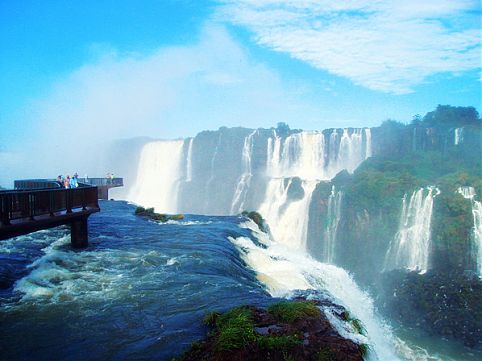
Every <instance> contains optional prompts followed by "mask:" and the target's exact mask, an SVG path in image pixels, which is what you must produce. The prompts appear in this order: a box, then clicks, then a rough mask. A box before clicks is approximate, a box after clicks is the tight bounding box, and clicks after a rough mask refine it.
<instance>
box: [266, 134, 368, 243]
mask: <svg viewBox="0 0 482 361" xmlns="http://www.w3.org/2000/svg"><path fill="white" fill-rule="evenodd" d="M338 137H339V134H338V131H337V130H336V129H334V130H333V131H332V133H331V135H330V139H329V141H328V144H327V143H326V142H325V137H324V135H323V133H321V132H300V133H295V134H292V135H290V136H288V137H286V138H285V139H284V141H282V139H281V138H280V137H279V136H278V135H277V134H276V132H274V134H273V137H271V138H269V139H268V143H267V163H266V175H267V178H268V185H267V188H266V193H265V197H264V200H263V202H262V204H261V205H260V207H259V208H258V211H259V212H260V213H261V215H262V216H263V217H264V218H265V219H266V220H267V222H268V224H269V225H270V227H271V231H272V235H273V237H274V239H275V240H276V241H277V242H280V243H283V244H284V245H287V246H289V247H291V248H294V249H299V250H305V248H306V247H305V246H306V236H307V228H308V220H309V219H308V218H309V206H310V202H311V197H312V193H313V191H314V189H315V188H316V184H317V183H318V182H319V181H320V180H329V179H331V178H333V177H334V176H335V175H336V174H337V173H338V172H340V171H341V170H343V169H346V170H348V171H349V172H353V171H354V170H355V169H356V168H357V167H358V166H359V165H360V163H361V162H362V161H363V160H364V159H366V158H367V157H368V156H370V155H371V133H370V131H369V129H368V130H365V141H366V143H365V146H364V142H363V136H362V129H354V130H353V131H352V132H351V133H350V132H349V130H348V129H344V130H343V135H342V137H341V139H340V140H338ZM293 177H299V178H300V179H301V185H302V188H303V191H304V195H303V198H302V199H297V200H290V199H289V197H288V194H289V189H290V186H291V185H292V182H293V180H292V178H293ZM339 204H340V202H338V203H337V206H339ZM338 214H339V210H338ZM333 226H334V225H333ZM336 226H337V224H336ZM334 231H336V229H335V230H334ZM333 246H334V245H333ZM330 247H331V245H330Z"/></svg>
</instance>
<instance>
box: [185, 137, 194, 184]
mask: <svg viewBox="0 0 482 361" xmlns="http://www.w3.org/2000/svg"><path fill="white" fill-rule="evenodd" d="M193 142H194V138H191V139H189V145H188V147H187V158H186V182H191V181H192V143H193Z"/></svg>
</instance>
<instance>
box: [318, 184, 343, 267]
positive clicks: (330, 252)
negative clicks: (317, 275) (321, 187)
mask: <svg viewBox="0 0 482 361" xmlns="http://www.w3.org/2000/svg"><path fill="white" fill-rule="evenodd" d="M341 199H342V192H340V191H338V192H337V191H336V188H335V186H332V188H331V194H330V196H329V197H328V205H327V215H326V226H325V231H324V233H323V251H322V255H321V257H322V259H323V261H324V262H327V263H334V261H335V245H336V232H337V230H338V224H339V223H340V217H341Z"/></svg>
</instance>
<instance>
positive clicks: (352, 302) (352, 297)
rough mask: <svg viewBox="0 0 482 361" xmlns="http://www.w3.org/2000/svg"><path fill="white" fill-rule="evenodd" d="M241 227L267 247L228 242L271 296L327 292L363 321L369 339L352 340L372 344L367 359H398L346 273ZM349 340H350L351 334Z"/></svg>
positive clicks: (392, 343)
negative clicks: (308, 291)
mask: <svg viewBox="0 0 482 361" xmlns="http://www.w3.org/2000/svg"><path fill="white" fill-rule="evenodd" d="M242 226H243V227H245V228H249V229H250V230H252V232H253V234H254V235H255V236H256V237H257V239H258V240H259V241H260V242H261V243H262V244H264V245H265V246H267V247H266V248H261V247H258V246H256V245H255V244H254V243H253V242H252V241H251V239H249V238H246V237H239V238H232V237H230V241H231V242H233V243H234V244H235V245H236V246H237V247H238V248H239V249H240V252H241V256H242V258H243V260H244V261H245V262H246V263H247V264H248V265H249V266H250V267H251V268H252V269H254V270H255V271H256V273H257V277H258V279H259V280H260V282H262V283H263V284H265V285H266V287H267V290H268V292H269V293H270V294H271V295H272V296H273V297H290V295H292V293H293V291H295V290H310V289H312V290H320V291H323V290H327V291H328V292H329V293H330V294H331V295H332V296H333V297H334V300H333V301H334V302H335V303H338V304H341V305H344V306H345V307H347V308H348V309H349V310H350V313H351V314H352V315H353V316H354V317H356V318H358V319H360V320H361V321H362V323H363V325H364V326H365V328H366V330H367V335H368V338H365V337H364V336H360V335H358V336H357V337H355V340H356V339H357V338H358V342H367V343H369V344H370V345H371V347H372V349H373V351H374V353H375V354H373V353H371V355H370V359H374V360H376V359H378V360H380V361H385V360H390V361H391V360H398V359H399V355H397V354H396V353H395V352H394V351H393V350H394V349H395V339H394V338H393V335H392V333H391V331H390V328H389V327H388V326H387V325H386V324H385V323H384V322H383V320H382V319H381V318H380V317H379V316H378V315H377V314H376V312H375V309H374V306H373V300H372V299H371V298H370V296H369V295H368V294H367V293H365V292H363V291H362V290H360V289H359V288H358V286H357V285H356V283H355V282H354V281H353V279H352V278H351V276H350V275H349V274H348V273H347V272H346V271H345V270H343V269H342V268H338V267H336V266H333V265H329V264H325V263H320V262H317V261H315V260H314V259H312V258H311V257H310V256H309V255H307V254H306V253H305V252H302V251H296V250H293V249H292V248H290V247H286V246H285V245H283V244H280V243H278V242H273V241H271V240H270V239H269V238H268V236H267V235H266V234H264V233H262V232H260V231H259V229H258V228H257V226H256V225H255V224H254V223H253V222H251V221H250V222H247V223H245V224H243V225H242ZM352 331H353V330H352ZM350 338H352V339H353V338H354V337H353V335H352V336H351V337H350Z"/></svg>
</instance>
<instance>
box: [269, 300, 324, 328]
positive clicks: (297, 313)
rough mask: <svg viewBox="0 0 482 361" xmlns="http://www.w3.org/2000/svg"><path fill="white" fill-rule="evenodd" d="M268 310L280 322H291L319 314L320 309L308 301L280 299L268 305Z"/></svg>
mask: <svg viewBox="0 0 482 361" xmlns="http://www.w3.org/2000/svg"><path fill="white" fill-rule="evenodd" d="M268 312H269V313H270V314H272V315H273V316H275V317H276V318H277V319H278V320H280V321H282V322H288V323H292V322H294V321H297V320H300V319H303V318H305V317H317V316H320V315H321V312H320V309H319V308H318V307H317V306H316V305H315V303H314V302H310V301H292V302H287V301H282V302H278V303H274V304H272V305H271V306H269V307H268Z"/></svg>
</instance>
